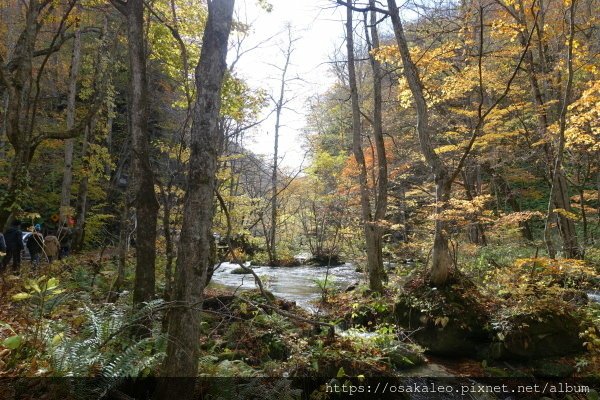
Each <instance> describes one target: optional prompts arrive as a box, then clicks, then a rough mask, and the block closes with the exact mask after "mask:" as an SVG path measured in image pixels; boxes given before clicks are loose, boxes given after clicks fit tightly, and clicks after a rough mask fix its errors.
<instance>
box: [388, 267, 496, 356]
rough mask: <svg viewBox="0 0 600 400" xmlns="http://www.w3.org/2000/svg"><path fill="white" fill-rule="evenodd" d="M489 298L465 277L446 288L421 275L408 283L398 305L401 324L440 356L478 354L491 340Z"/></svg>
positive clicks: (459, 277)
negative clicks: (428, 281) (436, 285)
mask: <svg viewBox="0 0 600 400" xmlns="http://www.w3.org/2000/svg"><path fill="white" fill-rule="evenodd" d="M488 303H489V302H488V300H487V299H486V298H485V297H484V296H483V295H482V294H481V293H480V292H479V290H477V288H476V286H475V285H474V284H473V283H472V282H470V281H469V280H468V279H466V278H465V277H462V276H457V277H454V278H453V280H452V281H451V282H449V284H448V285H447V286H445V287H443V288H436V287H431V286H429V285H428V283H427V281H426V277H425V276H422V275H418V276H416V277H414V278H413V279H411V280H409V281H408V282H407V284H406V285H405V286H404V293H403V294H402V295H401V296H400V298H399V299H398V301H397V302H396V305H395V307H394V315H395V317H396V321H397V323H398V324H399V325H400V326H401V327H403V328H404V329H406V330H410V331H415V332H414V334H413V335H412V336H411V337H412V338H413V339H414V340H415V341H416V342H417V343H419V344H420V345H421V346H423V347H425V348H426V349H427V350H426V351H427V352H428V353H430V354H434V355H440V356H466V355H473V356H474V355H476V354H477V353H478V351H479V349H480V348H482V347H485V346H486V344H487V343H489V342H490V336H489V332H488V329H487V327H488V323H489V311H488Z"/></svg>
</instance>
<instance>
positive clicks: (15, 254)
mask: <svg viewBox="0 0 600 400" xmlns="http://www.w3.org/2000/svg"><path fill="white" fill-rule="evenodd" d="M4 241H5V243H6V255H5V256H4V258H3V259H2V266H3V267H4V268H5V269H6V268H7V267H8V263H9V262H10V261H11V260H12V270H13V272H15V273H17V274H18V273H19V269H20V267H21V250H23V233H22V232H21V221H19V220H14V221H13V222H12V223H11V224H10V228H8V229H7V230H6V232H4Z"/></svg>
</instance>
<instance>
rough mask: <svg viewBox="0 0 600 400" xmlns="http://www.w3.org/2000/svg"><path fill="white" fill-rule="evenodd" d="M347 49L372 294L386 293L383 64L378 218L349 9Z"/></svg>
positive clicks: (377, 116) (376, 87)
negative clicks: (364, 140)
mask: <svg viewBox="0 0 600 400" xmlns="http://www.w3.org/2000/svg"><path fill="white" fill-rule="evenodd" d="M375 22H376V15H375V13H374V12H373V13H372V14H371V23H372V24H375ZM371 40H372V41H373V45H375V46H378V44H379V39H378V35H377V28H376V27H375V26H373V27H372V29H371ZM346 47H347V52H348V84H349V86H350V98H351V101H352V150H353V153H354V158H355V159H356V162H357V164H358V168H359V171H360V172H359V184H360V203H361V216H362V223H363V230H364V235H365V239H366V247H367V266H368V271H369V287H370V288H371V290H374V291H377V292H381V291H382V290H383V278H384V271H383V257H382V252H381V247H382V243H381V236H382V227H381V226H380V223H381V220H382V219H383V218H384V217H385V210H386V204H387V161H386V159H385V146H384V145H383V127H382V120H381V118H382V116H381V68H380V66H379V62H378V61H377V60H375V58H374V57H373V56H371V58H370V60H371V67H372V70H373V102H374V107H373V110H374V111H373V121H372V122H373V130H374V134H375V142H376V147H377V160H378V174H377V176H378V191H377V192H378V196H377V199H376V201H375V214H374V215H373V214H372V210H371V201H370V199H369V197H370V196H369V192H368V186H367V185H368V184H367V165H366V163H365V155H364V152H363V149H362V147H363V144H362V137H361V121H360V119H361V118H360V117H361V112H360V105H359V98H358V85H357V80H356V68H355V62H354V28H353V11H352V8H351V7H347V8H346Z"/></svg>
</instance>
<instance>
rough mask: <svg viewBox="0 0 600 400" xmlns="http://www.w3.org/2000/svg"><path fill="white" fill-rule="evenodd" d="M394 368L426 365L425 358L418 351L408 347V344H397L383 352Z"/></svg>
mask: <svg viewBox="0 0 600 400" xmlns="http://www.w3.org/2000/svg"><path fill="white" fill-rule="evenodd" d="M383 354H384V357H387V358H388V360H389V363H390V364H391V365H392V367H394V368H396V369H406V368H413V367H416V366H419V365H422V364H424V363H425V357H423V355H422V354H421V352H420V351H418V350H417V349H413V348H410V347H408V346H407V345H406V344H403V343H397V344H395V345H392V346H390V347H387V348H385V349H384V350H383Z"/></svg>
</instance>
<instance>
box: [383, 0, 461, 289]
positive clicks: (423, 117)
mask: <svg viewBox="0 0 600 400" xmlns="http://www.w3.org/2000/svg"><path fill="white" fill-rule="evenodd" d="M388 8H389V12H390V16H391V20H392V25H393V28H394V36H395V38H396V42H397V44H398V50H399V51H400V56H401V58H402V65H403V66H404V69H403V72H404V77H405V78H406V80H407V82H408V86H409V88H410V91H411V93H412V96H413V99H414V101H415V105H416V110H417V134H418V136H419V144H420V147H421V152H422V153H423V156H424V157H425V160H426V161H427V164H428V165H429V167H430V168H431V169H432V171H433V174H434V180H435V193H436V207H435V212H436V215H437V216H439V215H440V214H441V212H442V211H443V210H444V208H445V207H446V206H447V202H448V200H449V199H450V194H451V189H452V179H451V176H450V175H449V173H448V170H447V168H446V166H445V165H444V164H443V162H442V160H441V159H440V158H439V156H438V155H437V154H436V153H435V151H434V148H433V145H432V142H431V134H430V132H429V111H428V108H427V102H426V100H425V95H424V92H423V84H422V83H421V78H420V77H419V71H418V69H417V66H416V65H415V63H414V61H413V60H412V58H411V55H410V52H409V50H408V42H407V40H406V36H405V34H404V27H403V26H402V20H401V19H400V14H399V11H398V6H397V4H396V0H388ZM448 241H449V236H448V227H447V223H446V222H445V221H443V220H442V219H440V218H436V222H435V233H434V240H433V251H432V257H431V261H432V263H431V274H430V275H431V276H430V279H431V282H432V283H433V284H434V285H437V286H441V285H444V284H445V283H446V281H447V280H448V276H449V274H450V269H451V267H452V265H453V261H452V255H451V254H450V247H449V245H448Z"/></svg>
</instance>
